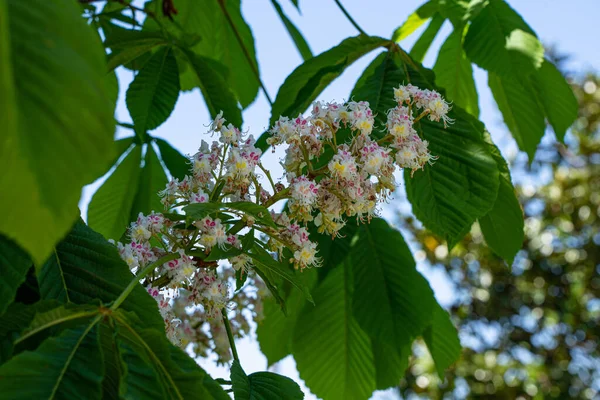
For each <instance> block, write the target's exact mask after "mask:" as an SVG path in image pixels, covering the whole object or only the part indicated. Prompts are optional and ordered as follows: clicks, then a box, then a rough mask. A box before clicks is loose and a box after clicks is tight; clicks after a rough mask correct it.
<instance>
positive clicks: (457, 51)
mask: <svg viewBox="0 0 600 400" xmlns="http://www.w3.org/2000/svg"><path fill="white" fill-rule="evenodd" d="M433 72H435V83H436V85H438V86H440V87H443V88H444V89H446V99H447V100H448V101H452V102H453V103H454V104H456V105H458V106H461V107H462V108H464V109H465V111H467V112H468V113H469V114H471V115H473V116H475V117H478V116H479V105H478V101H479V99H478V95H477V88H476V87H475V80H474V79H473V68H472V67H471V61H469V59H467V57H466V55H465V53H464V51H463V48H462V34H461V31H457V30H454V31H453V32H452V33H451V34H450V35H449V36H448V38H447V39H446V41H445V42H444V44H442V47H441V48H440V51H439V53H438V57H437V60H436V62H435V65H434V67H433Z"/></svg>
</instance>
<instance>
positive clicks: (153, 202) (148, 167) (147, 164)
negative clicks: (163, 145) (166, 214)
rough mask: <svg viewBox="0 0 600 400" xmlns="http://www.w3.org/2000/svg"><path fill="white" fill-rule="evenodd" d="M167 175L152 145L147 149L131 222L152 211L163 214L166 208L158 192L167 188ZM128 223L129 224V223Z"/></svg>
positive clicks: (132, 208)
mask: <svg viewBox="0 0 600 400" xmlns="http://www.w3.org/2000/svg"><path fill="white" fill-rule="evenodd" d="M166 184H167V175H166V174H165V170H164V169H163V167H162V165H161V163H160V160H159V159H158V155H157V154H156V152H155V151H154V147H153V146H152V144H149V145H148V146H147V147H146V154H145V156H144V168H142V171H141V174H140V178H139V183H138V187H137V193H136V194H135V200H134V202H133V205H132V207H131V216H130V217H129V221H135V220H136V218H137V217H138V214H139V213H143V214H144V215H148V214H150V212H152V211H156V212H161V211H163V209H164V208H165V207H164V205H163V204H162V203H161V201H160V197H159V196H158V192H159V191H161V190H163V189H164V188H165V185H166ZM129 221H127V222H129Z"/></svg>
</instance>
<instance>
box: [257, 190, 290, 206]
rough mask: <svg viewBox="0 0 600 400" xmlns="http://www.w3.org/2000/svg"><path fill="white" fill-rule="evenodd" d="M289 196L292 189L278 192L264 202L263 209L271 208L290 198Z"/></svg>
mask: <svg viewBox="0 0 600 400" xmlns="http://www.w3.org/2000/svg"><path fill="white" fill-rule="evenodd" d="M289 194H290V188H289V187H287V188H285V189H283V190H282V191H281V192H277V193H275V194H274V195H273V196H271V197H270V198H269V199H268V200H267V201H265V202H264V204H263V207H270V206H272V205H273V204H275V203H277V202H278V201H279V200H283V199H286V198H288V196H289Z"/></svg>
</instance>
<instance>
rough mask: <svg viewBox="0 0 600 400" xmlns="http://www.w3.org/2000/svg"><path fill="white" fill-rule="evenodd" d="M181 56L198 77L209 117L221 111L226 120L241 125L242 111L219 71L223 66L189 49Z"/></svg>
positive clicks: (228, 83) (227, 82)
mask: <svg viewBox="0 0 600 400" xmlns="http://www.w3.org/2000/svg"><path fill="white" fill-rule="evenodd" d="M183 57H185V59H186V60H187V62H188V64H189V67H190V68H191V70H192V71H193V73H194V75H195V76H196V77H197V79H198V86H199V87H200V91H201V92H202V96H204V101H205V102H206V107H207V108H208V112H209V113H210V115H211V117H213V118H215V117H216V116H217V114H218V113H219V112H221V111H223V117H225V119H227V121H229V122H231V123H232V124H233V125H235V126H237V127H240V126H242V112H241V110H240V108H239V107H238V103H237V100H236V99H235V95H234V94H233V92H232V91H231V89H230V82H229V81H227V80H226V79H225V78H224V77H223V75H222V73H221V72H220V71H219V68H223V66H222V65H221V64H219V63H217V62H215V61H214V60H211V59H210V58H207V57H203V56H199V55H197V54H194V53H192V52H191V51H184V52H183Z"/></svg>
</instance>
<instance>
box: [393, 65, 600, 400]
mask: <svg viewBox="0 0 600 400" xmlns="http://www.w3.org/2000/svg"><path fill="white" fill-rule="evenodd" d="M572 79H574V82H573V83H572V87H573V89H574V92H575V93H576V95H577V99H578V102H579V113H578V119H577V122H576V123H575V125H574V127H573V130H572V133H571V135H569V138H568V139H567V145H565V146H563V145H560V144H554V143H550V144H547V145H543V146H542V147H541V148H540V149H539V150H538V153H537V156H536V159H535V160H534V162H533V164H532V165H531V166H529V165H528V164H526V163H525V162H518V163H517V164H515V165H514V166H513V168H512V173H513V176H520V177H521V180H522V181H523V184H520V185H517V186H516V189H517V193H518V196H519V200H520V202H521V204H522V205H523V208H524V211H525V241H524V243H523V248H522V249H521V250H520V251H519V252H518V254H517V256H516V258H515V261H514V263H512V266H511V264H508V265H507V264H506V263H505V262H504V261H503V260H501V259H499V258H498V257H497V256H495V255H494V254H493V253H491V252H490V251H489V248H488V247H487V246H485V244H484V238H483V237H482V235H481V231H480V230H479V229H474V230H473V231H471V233H470V234H469V235H468V236H467V237H466V238H465V239H464V240H463V241H462V242H461V244H460V245H459V246H457V247H456V248H455V249H454V250H453V251H452V252H451V253H450V254H449V255H448V256H445V252H444V245H443V244H442V243H441V242H440V241H439V239H437V238H436V237H435V236H433V235H431V233H429V232H428V231H425V230H423V229H422V228H421V227H420V226H419V225H418V224H416V223H415V221H414V220H411V219H408V220H406V221H405V227H406V228H407V229H408V230H409V231H411V232H412V234H414V235H415V237H417V238H418V239H419V242H421V243H424V244H425V246H423V247H422V251H424V254H425V255H426V257H427V259H428V260H429V262H430V263H432V264H435V265H437V266H439V267H440V268H444V269H445V270H446V272H447V274H448V275H447V276H448V277H449V279H450V280H451V282H452V288H453V289H452V290H453V292H454V297H455V299H454V303H453V305H452V307H451V313H452V315H453V316H454V317H455V318H454V320H455V321H456V322H457V323H458V326H459V330H460V335H461V339H462V341H463V343H464V344H465V345H466V347H465V348H464V349H463V352H462V356H461V358H460V360H459V361H458V362H457V364H455V365H454V366H453V367H452V368H451V369H450V370H449V371H448V372H447V374H446V378H447V379H448V381H447V382H446V383H445V384H441V385H439V380H438V379H436V377H435V372H434V371H433V369H432V367H431V364H430V361H429V360H428V356H427V354H426V353H424V352H423V350H422V349H419V350H417V354H419V355H420V356H417V357H416V358H414V359H413V360H412V362H411V366H410V367H409V368H408V369H407V374H406V376H405V379H404V381H403V383H402V385H401V386H400V392H401V393H402V396H403V397H404V398H409V399H410V398H412V397H413V395H421V396H422V397H424V398H465V397H469V398H489V397H494V398H504V399H515V398H522V399H525V398H564V397H566V396H568V397H569V398H580V399H593V398H596V396H597V395H598V393H599V391H600V351H599V349H598V339H599V337H598V335H599V333H600V250H599V249H600V158H599V157H598V155H599V154H600V153H599V151H600V130H599V125H598V123H599V122H598V121H599V118H600V90H599V89H598V85H599V79H598V76H597V75H595V74H587V75H585V76H574V77H573V78H572ZM542 170H546V171H550V172H551V175H550V176H551V177H550V179H549V180H548V181H547V182H544V183H539V182H536V177H539V176H541V172H542Z"/></svg>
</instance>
